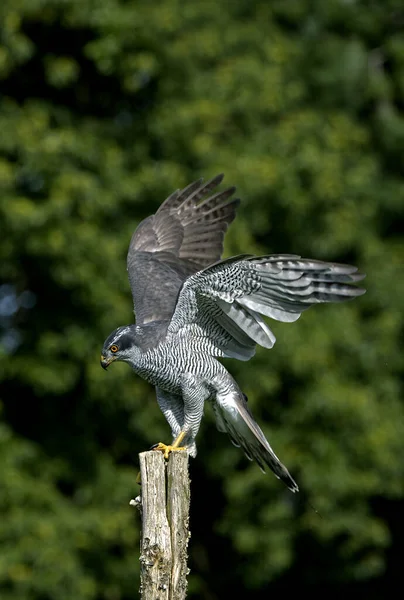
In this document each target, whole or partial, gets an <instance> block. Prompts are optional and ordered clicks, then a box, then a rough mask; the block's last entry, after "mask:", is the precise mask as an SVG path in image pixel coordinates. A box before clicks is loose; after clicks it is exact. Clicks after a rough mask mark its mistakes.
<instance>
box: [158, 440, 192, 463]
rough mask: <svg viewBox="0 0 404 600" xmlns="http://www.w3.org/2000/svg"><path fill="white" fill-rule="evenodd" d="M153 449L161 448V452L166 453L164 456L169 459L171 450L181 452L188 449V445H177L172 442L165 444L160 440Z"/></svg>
mask: <svg viewBox="0 0 404 600" xmlns="http://www.w3.org/2000/svg"><path fill="white" fill-rule="evenodd" d="M153 450H160V452H163V453H164V458H165V459H166V460H168V457H169V455H170V453H171V452H180V451H182V450H186V446H175V445H171V444H168V445H167V444H163V442H159V443H158V444H156V446H154V448H153Z"/></svg>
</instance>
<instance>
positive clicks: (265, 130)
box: [0, 0, 404, 600]
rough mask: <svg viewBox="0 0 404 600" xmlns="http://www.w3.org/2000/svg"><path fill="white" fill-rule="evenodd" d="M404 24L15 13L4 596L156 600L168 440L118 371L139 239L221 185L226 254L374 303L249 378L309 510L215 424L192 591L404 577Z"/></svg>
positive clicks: (200, 495)
mask: <svg viewBox="0 0 404 600" xmlns="http://www.w3.org/2000/svg"><path fill="white" fill-rule="evenodd" d="M403 23H404V8H403V5H402V2H401V0H385V1H384V2H383V3H380V2H377V1H376V0H357V1H356V2H349V3H348V2H344V1H343V0H328V1H327V2H324V1H323V0H273V1H272V2H268V1H267V0H261V1H259V0H257V1H256V2H251V1H250V0H249V1H247V0H235V1H233V2H231V3H230V2H226V1H225V0H215V1H213V0H200V1H194V2H188V3H184V2H180V1H179V0H156V1H155V2H154V3H150V2H146V1H145V0H137V1H135V0H132V1H130V0H127V1H125V0H97V1H94V2H93V1H92V0H84V1H81V2H77V1H75V0H63V1H62V0H52V1H51V0H13V1H11V0H3V2H2V3H1V6H0V94H1V95H0V131H1V135H0V188H1V194H0V223H1V238H0V258H1V260H0V340H1V342H0V348H1V350H0V352H1V371H0V380H1V384H2V389H1V396H0V407H1V415H2V419H3V422H2V424H1V428H0V464H1V465H2V467H1V471H0V490H1V493H0V506H1V511H2V517H3V518H2V519H1V522H0V543H1V546H2V550H3V551H2V552H1V557H0V595H1V598H4V599H5V600H8V599H11V598H13V599H14V598H21V599H22V600H25V599H26V600H47V599H52V600H53V599H54V598H58V600H59V599H61V600H63V599H64V598H66V599H70V598H74V597H77V598H80V599H82V600H101V599H105V600H119V599H121V600H126V599H129V598H133V597H135V596H136V588H137V574H138V566H137V548H138V525H137V523H136V520H135V517H134V516H133V514H132V513H131V511H130V509H129V507H128V501H129V499H130V497H132V496H133V495H134V494H136V493H137V490H136V486H135V472H136V465H137V453H138V452H139V451H141V450H143V449H145V448H147V447H148V446H150V445H151V443H153V442H156V441H158V440H159V439H162V440H165V439H167V436H168V433H169V431H168V427H167V425H166V423H165V421H164V419H163V418H162V416H161V414H160V412H159V410H158V408H157V406H156V403H155V401H154V392H153V390H152V389H151V387H150V386H148V385H147V384H146V383H144V382H143V381H141V380H140V379H139V378H137V377H135V376H134V375H133V374H132V373H131V371H130V370H129V369H128V368H127V367H126V365H114V369H113V370H112V369H111V372H110V373H109V374H108V375H105V374H104V373H103V372H102V371H101V370H100V368H99V364H98V355H99V349H100V347H101V345H102V342H103V340H104V338H105V336H106V335H107V334H108V333H109V332H110V331H111V329H112V328H114V327H115V326H117V325H119V324H122V323H126V322H128V321H129V320H130V319H131V297H130V292H129V286H128V283H127V280H126V273H125V254H126V249H127V246H128V243H129V239H130V235H131V233H132V230H133V229H134V227H135V226H136V225H137V223H138V222H139V221H140V220H141V219H142V218H143V217H145V216H146V215H148V214H150V213H151V212H153V211H154V210H155V209H156V208H157V207H158V205H159V204H160V202H161V201H162V200H163V199H164V198H165V197H166V196H167V195H168V194H169V193H170V192H171V191H172V190H173V189H176V188H178V187H181V186H184V185H186V184H187V183H188V182H189V181H191V180H193V179H195V178H197V177H199V176H201V175H203V176H205V177H210V176H212V175H214V174H216V173H217V172H220V171H224V172H225V173H226V181H227V183H231V184H232V183H236V184H237V185H238V187H239V192H240V195H241V197H242V199H243V203H242V206H241V208H240V214H239V218H238V220H237V221H236V222H235V223H234V224H233V225H232V228H231V231H230V234H229V236H228V240H227V254H233V253H234V254H235V253H239V252H246V251H247V252H257V253H265V252H294V253H298V254H302V255H304V256H310V257H317V258H321V259H329V260H338V261H351V262H353V263H355V264H358V265H360V267H361V269H362V270H364V271H366V272H367V273H368V280H367V287H368V289H369V291H368V294H367V295H366V296H365V297H363V298H361V299H360V300H359V301H356V302H354V303H352V304H349V305H347V306H337V307H332V306H330V307H321V308H319V309H318V310H314V309H313V310H312V311H310V312H309V313H307V314H305V315H304V316H303V318H302V319H301V321H299V322H298V323H296V324H295V325H293V326H288V325H285V324H275V326H274V329H275V332H276V334H277V336H278V342H277V344H276V346H275V348H274V350H273V351H272V352H271V353H268V352H266V351H258V352H257V356H256V357H255V358H254V359H253V360H252V361H251V362H250V363H246V364H239V363H236V362H235V361H233V362H232V363H231V364H230V365H229V367H230V368H231V369H232V370H233V372H234V374H235V375H236V376H237V378H238V380H239V381H240V384H242V386H243V388H244V390H245V391H246V393H247V394H248V395H249V398H250V401H251V404H252V406H253V409H254V411H255V413H256V414H257V417H259V418H260V421H261V423H263V424H264V429H265V431H266V433H267V434H268V436H269V439H270V440H271V441H272V443H273V445H274V448H275V450H276V451H277V452H278V453H279V455H280V457H281V458H282V460H283V461H284V462H285V464H286V465H288V467H289V468H290V470H291V472H292V473H294V474H295V476H296V478H297V479H298V481H299V484H300V485H301V489H302V492H301V494H300V495H299V496H298V497H293V496H292V495H291V494H290V493H289V492H288V491H287V490H284V489H283V488H282V487H281V485H280V484H279V482H278V481H277V480H276V479H275V478H274V477H272V476H268V477H264V476H263V475H262V474H261V473H260V471H259V470H258V469H257V468H256V466H255V465H250V464H249V463H247V462H246V461H245V459H244V457H243V455H242V453H240V452H238V451H237V450H236V449H234V448H232V447H231V445H230V444H229V442H228V440H227V439H226V438H225V437H224V436H221V435H220V434H219V433H218V432H216V431H215V429H214V426H213V420H212V419H211V418H209V415H208V418H207V419H206V421H207V422H206V423H205V425H204V427H203V429H202V431H201V433H200V435H199V455H198V457H197V458H196V460H195V461H193V464H192V480H193V481H192V485H193V504H192V511H193V538H192V544H191V552H192V557H191V558H192V565H191V566H192V575H191V581H190V583H191V587H190V592H191V594H190V595H191V597H194V598H205V599H206V600H212V599H214V598H222V597H223V595H224V594H225V593H226V594H229V593H231V592H239V591H240V590H244V591H245V594H247V593H248V597H249V598H252V599H254V598H257V599H258V598H264V597H265V598H266V597H267V596H268V593H269V589H270V586H274V585H275V583H274V582H277V585H279V586H281V587H282V589H289V588H290V589H292V588H293V589H295V588H296V586H297V585H307V586H309V585H310V586H312V587H311V588H310V589H314V590H315V589H316V588H315V586H316V585H319V584H322V585H323V586H327V585H333V586H335V585H337V584H340V585H344V586H347V585H350V586H356V587H355V589H356V590H358V589H359V590H363V589H365V588H364V586H365V585H366V582H372V584H373V585H372V587H371V588H370V587H369V588H366V589H367V594H368V596H367V597H371V594H372V593H376V592H375V590H377V587H376V585H375V584H377V583H379V584H383V585H384V586H386V585H387V584H388V583H394V582H395V581H397V582H398V581H399V578H400V576H401V571H400V569H401V564H400V560H399V558H398V557H399V556H400V552H401V555H402V552H403V545H402V537H403V533H404V532H403V522H402V516H400V515H402V510H403V496H404V483H403V482H404V462H403V460H402V448H403V445H402V440H403V438H404V414H403V413H404V411H403V403H402V373H403V362H404V359H403V354H402V352H401V344H400V342H401V341H402V298H403V297H404V278H403V277H402V268H403V262H404V243H403V240H402V238H401V237H400V234H401V231H402V228H403V224H404V223H403V219H404V182H403V179H402V172H403V166H404V152H403V139H404V118H403V106H404V105H403V97H404V42H403V38H402V27H403ZM312 506H314V507H315V508H316V509H317V510H318V511H319V513H320V514H318V513H317V512H316V511H315V510H313V509H312ZM400 580H401V578H400ZM271 582H272V583H271ZM361 582H362V583H361ZM358 586H359V587H358ZM271 589H275V588H274V587H272V588H271ZM323 589H324V588H323ZM334 589H335V588H334ZM375 597H377V596H375Z"/></svg>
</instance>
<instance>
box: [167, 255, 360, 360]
mask: <svg viewBox="0 0 404 600" xmlns="http://www.w3.org/2000/svg"><path fill="white" fill-rule="evenodd" d="M364 277H365V275H363V274H362V273H358V270H357V268H356V267H353V266H350V265H343V264H337V263H329V262H321V261H318V260H311V259H304V258H300V257H299V256H294V255H271V256H262V257H254V256H252V257H251V256H250V257H248V256H247V257H234V258H230V259H227V260H225V261H222V262H220V263H217V264H215V265H212V266H210V267H208V268H207V269H205V270H203V271H199V272H198V273H196V274H194V275H191V276H190V277H188V279H187V280H186V281H185V283H184V285H183V286H182V289H181V292H180V294H179V296H178V301H177V305H176V308H175V312H174V314H173V317H172V320H171V322H170V325H169V327H168V333H169V334H170V333H171V334H173V333H177V334H178V333H179V332H180V331H181V330H184V331H186V330H187V332H188V335H189V339H190V340H191V339H193V337H194V338H198V337H199V338H200V339H201V340H202V339H204V340H205V341H206V342H205V343H207V342H209V344H210V347H209V351H210V352H211V353H212V354H213V355H216V356H230V357H236V358H240V359H241V360H248V359H249V358H250V357H251V356H252V355H253V354H254V348H255V344H259V345H261V346H264V347H265V348H272V346H273V345H274V343H275V341H276V338H275V336H274V334H273V333H272V331H271V330H270V329H269V327H268V326H267V325H266V323H265V322H264V321H263V319H262V317H261V316H260V315H265V316H267V317H271V318H272V319H275V320H276V321H284V322H292V321H296V320H297V319H298V318H299V317H300V315H301V313H302V312H303V311H304V310H306V309H307V308H309V307H310V306H312V305H313V304H319V303H323V302H343V301H345V300H349V299H351V298H355V297H356V296H360V295H362V294H364V293H365V290H364V289H362V288H359V287H355V286H353V285H351V284H352V283H356V282H358V281H360V280H361V279H363V278H364Z"/></svg>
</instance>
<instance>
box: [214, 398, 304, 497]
mask: <svg viewBox="0 0 404 600" xmlns="http://www.w3.org/2000/svg"><path fill="white" fill-rule="evenodd" d="M213 407H214V411H215V415H216V426H217V428H218V429H219V431H222V432H226V433H227V434H228V435H229V436H230V439H231V441H232V442H233V444H234V445H235V446H239V447H241V448H242V449H243V450H244V453H245V454H246V456H247V458H248V459H249V460H255V462H256V463H257V464H258V466H259V467H260V468H261V470H262V471H263V472H264V473H265V468H266V467H269V468H270V469H271V470H272V471H273V473H274V474H275V476H276V477H277V478H278V479H281V480H282V481H283V482H284V483H285V484H286V485H287V487H288V488H289V489H290V490H291V491H292V492H298V491H299V486H298V485H297V483H296V482H295V480H294V479H293V477H292V476H291V474H290V473H289V471H288V470H287V468H286V467H285V465H283V464H282V463H281V461H280V460H279V458H278V457H277V456H276V454H275V452H274V451H273V450H272V448H271V446H270V445H269V442H268V440H267V439H266V437H265V435H264V433H263V431H262V429H261V428H260V427H259V425H258V423H257V422H256V421H255V419H254V417H253V416H252V414H251V412H250V410H249V408H248V406H247V402H246V400H245V396H244V395H243V394H242V392H241V391H240V390H237V392H232V393H230V394H227V395H226V396H221V395H220V394H218V395H217V397H216V402H214V403H213Z"/></svg>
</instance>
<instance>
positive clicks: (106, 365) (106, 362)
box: [100, 354, 115, 370]
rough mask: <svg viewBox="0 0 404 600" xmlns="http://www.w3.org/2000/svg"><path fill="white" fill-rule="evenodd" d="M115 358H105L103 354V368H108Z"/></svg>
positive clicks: (101, 361)
mask: <svg viewBox="0 0 404 600" xmlns="http://www.w3.org/2000/svg"><path fill="white" fill-rule="evenodd" d="M114 360H115V358H113V357H111V358H105V356H103V355H102V354H101V360H100V363H101V366H102V368H103V369H105V370H107V367H108V365H110V364H111V363H112V362H113V361H114Z"/></svg>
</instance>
